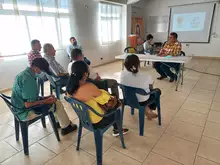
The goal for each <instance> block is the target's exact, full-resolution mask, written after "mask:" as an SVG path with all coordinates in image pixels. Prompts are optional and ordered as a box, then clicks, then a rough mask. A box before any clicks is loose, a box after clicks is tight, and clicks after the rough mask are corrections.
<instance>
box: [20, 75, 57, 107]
mask: <svg viewBox="0 0 220 165" xmlns="http://www.w3.org/2000/svg"><path fill="white" fill-rule="evenodd" d="M22 85H23V89H22V99H23V100H25V103H24V105H25V107H26V108H30V107H32V106H37V105H41V104H44V103H45V104H46V103H47V104H48V103H52V102H51V101H54V99H52V100H51V98H54V97H52V96H51V97H49V98H46V99H43V100H39V101H38V89H37V87H35V88H34V86H36V81H35V80H32V79H28V78H25V79H24V80H23V81H22Z"/></svg>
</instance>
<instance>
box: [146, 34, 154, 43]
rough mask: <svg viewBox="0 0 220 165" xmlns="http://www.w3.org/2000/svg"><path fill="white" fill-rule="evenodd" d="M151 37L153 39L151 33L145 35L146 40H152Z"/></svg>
mask: <svg viewBox="0 0 220 165" xmlns="http://www.w3.org/2000/svg"><path fill="white" fill-rule="evenodd" d="M153 39H154V37H153V36H152V35H151V34H148V35H147V41H148V42H152V41H153Z"/></svg>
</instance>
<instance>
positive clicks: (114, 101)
mask: <svg viewBox="0 0 220 165" xmlns="http://www.w3.org/2000/svg"><path fill="white" fill-rule="evenodd" d="M116 104H117V99H116V97H115V96H112V97H111V98H110V100H109V101H108V103H107V106H108V107H109V108H114V107H115V105H116Z"/></svg>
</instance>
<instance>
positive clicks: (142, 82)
mask: <svg viewBox="0 0 220 165" xmlns="http://www.w3.org/2000/svg"><path fill="white" fill-rule="evenodd" d="M120 84H122V85H126V86H130V87H135V88H141V89H144V90H145V91H146V92H147V93H148V92H150V89H149V85H151V84H153V80H152V78H151V76H148V75H146V74H141V73H137V74H133V73H131V72H129V71H127V69H126V68H125V69H124V71H122V72H121V77H120ZM136 96H137V99H138V102H144V101H147V100H148V99H149V97H150V96H149V95H147V96H144V95H139V94H136Z"/></svg>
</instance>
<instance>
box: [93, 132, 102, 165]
mask: <svg viewBox="0 0 220 165" xmlns="http://www.w3.org/2000/svg"><path fill="white" fill-rule="evenodd" d="M94 137H95V145H96V159H97V165H102V143H103V142H102V141H103V135H102V134H101V132H100V131H95V132H94Z"/></svg>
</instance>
